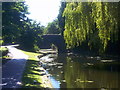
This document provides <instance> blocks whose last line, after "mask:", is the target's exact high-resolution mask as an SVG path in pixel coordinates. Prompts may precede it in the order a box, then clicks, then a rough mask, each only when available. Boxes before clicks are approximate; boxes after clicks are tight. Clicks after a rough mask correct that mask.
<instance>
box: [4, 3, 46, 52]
mask: <svg viewBox="0 0 120 90" xmlns="http://www.w3.org/2000/svg"><path fill="white" fill-rule="evenodd" d="M2 8H3V13H2V15H3V17H2V21H3V23H2V27H3V29H2V37H3V41H4V44H11V43H20V46H21V47H22V48H23V49H25V50H30V51H35V49H34V46H36V45H38V43H39V41H41V34H42V32H43V29H44V28H43V27H42V26H41V25H40V23H37V22H36V21H33V20H31V19H29V18H28V17H27V16H26V15H27V14H29V12H28V7H27V5H26V4H25V3H24V2H4V3H3V4H2Z"/></svg>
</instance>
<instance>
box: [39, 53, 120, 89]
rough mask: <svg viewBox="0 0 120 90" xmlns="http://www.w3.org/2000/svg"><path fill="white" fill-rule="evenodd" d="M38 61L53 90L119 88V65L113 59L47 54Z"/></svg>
mask: <svg viewBox="0 0 120 90" xmlns="http://www.w3.org/2000/svg"><path fill="white" fill-rule="evenodd" d="M40 60H41V61H42V62H43V67H44V68H45V69H46V71H47V73H48V75H49V78H50V80H51V82H52V85H53V87H54V88H100V90H102V89H103V90H106V88H109V89H110V88H120V86H119V83H120V78H119V75H120V72H119V69H118V67H119V63H118V62H116V61H115V60H114V59H108V58H101V57H99V56H97V57H90V56H80V55H69V56H68V55H65V54H61V55H57V54H49V55H47V56H44V57H42V58H41V59H40Z"/></svg>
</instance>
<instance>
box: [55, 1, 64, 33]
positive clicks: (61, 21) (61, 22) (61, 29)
mask: <svg viewBox="0 0 120 90" xmlns="http://www.w3.org/2000/svg"><path fill="white" fill-rule="evenodd" d="M65 7H66V2H61V6H60V9H59V14H58V17H57V18H58V26H59V29H60V32H61V34H62V35H63V31H64V26H65V17H63V16H62V14H63V12H64V9H65Z"/></svg>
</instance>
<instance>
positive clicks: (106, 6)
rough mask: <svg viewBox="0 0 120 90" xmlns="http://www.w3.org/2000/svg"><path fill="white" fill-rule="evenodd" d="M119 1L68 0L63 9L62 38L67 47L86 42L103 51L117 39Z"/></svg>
mask: <svg viewBox="0 0 120 90" xmlns="http://www.w3.org/2000/svg"><path fill="white" fill-rule="evenodd" d="M119 9H120V3H115V2H68V3H67V4H66V8H65V9H64V12H63V16H64V17H65V31H64V38H65V41H66V43H67V47H68V48H74V47H77V46H80V45H82V43H84V42H86V43H87V44H88V46H89V47H90V48H95V47H96V46H97V47H98V48H99V51H100V52H101V51H104V50H105V49H106V47H107V46H108V43H109V42H112V43H115V42H117V41H118V36H119V35H118V34H119V29H120V26H119V21H120V17H119Z"/></svg>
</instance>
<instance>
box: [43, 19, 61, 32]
mask: <svg viewBox="0 0 120 90" xmlns="http://www.w3.org/2000/svg"><path fill="white" fill-rule="evenodd" d="M60 33H61V32H60V29H59V26H58V20H57V19H56V20H54V21H53V22H50V23H48V25H47V27H46V29H45V34H60Z"/></svg>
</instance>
